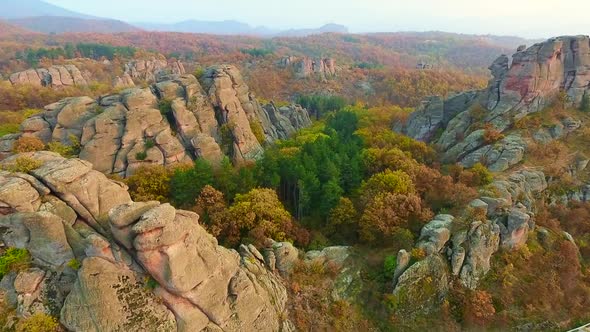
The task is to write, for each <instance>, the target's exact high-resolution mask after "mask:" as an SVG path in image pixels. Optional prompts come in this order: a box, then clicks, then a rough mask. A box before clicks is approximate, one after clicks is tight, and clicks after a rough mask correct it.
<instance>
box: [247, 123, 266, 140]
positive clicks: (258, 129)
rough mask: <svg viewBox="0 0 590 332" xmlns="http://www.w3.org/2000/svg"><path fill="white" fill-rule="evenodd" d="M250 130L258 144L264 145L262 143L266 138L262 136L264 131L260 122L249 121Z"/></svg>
mask: <svg viewBox="0 0 590 332" xmlns="http://www.w3.org/2000/svg"><path fill="white" fill-rule="evenodd" d="M250 130H252V133H253V134H254V136H255V137H256V140H257V141H258V143H260V144H264V142H266V136H265V135H264V130H263V129H262V125H261V124H260V122H258V121H257V120H250Z"/></svg>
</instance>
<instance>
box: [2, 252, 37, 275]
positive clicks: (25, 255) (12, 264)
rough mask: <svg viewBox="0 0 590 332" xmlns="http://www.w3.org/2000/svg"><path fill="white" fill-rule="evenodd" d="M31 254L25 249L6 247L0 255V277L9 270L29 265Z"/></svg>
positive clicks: (20, 268) (21, 268) (16, 269)
mask: <svg viewBox="0 0 590 332" xmlns="http://www.w3.org/2000/svg"><path fill="white" fill-rule="evenodd" d="M30 262H31V256H30V255H29V252H28V251H27V250H26V249H17V248H8V249H6V251H5V252H4V254H2V256H0V279H2V278H3V277H4V276H5V275H6V274H7V273H8V272H10V271H20V270H23V269H26V268H27V267H29V264H30Z"/></svg>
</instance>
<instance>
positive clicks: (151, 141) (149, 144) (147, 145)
mask: <svg viewBox="0 0 590 332" xmlns="http://www.w3.org/2000/svg"><path fill="white" fill-rule="evenodd" d="M154 146H156V141H155V140H154V139H153V138H148V139H146V140H145V143H144V145H143V147H144V148H145V149H146V150H149V149H151V148H153V147H154Z"/></svg>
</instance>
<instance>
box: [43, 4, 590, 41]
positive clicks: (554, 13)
mask: <svg viewBox="0 0 590 332" xmlns="http://www.w3.org/2000/svg"><path fill="white" fill-rule="evenodd" d="M46 1H47V2H49V3H52V4H54V5H58V6H62V7H64V8H67V9H70V10H74V11H79V12H82V13H85V14H89V15H94V16H100V17H109V18H115V19H119V20H124V21H127V22H131V23H133V22H154V23H173V22H179V21H184V20H191V19H193V20H200V21H224V20H236V21H240V22H244V23H248V24H249V25H251V26H254V27H256V26H266V27H269V28H273V29H290V28H309V27H318V26H321V25H324V24H327V23H338V24H342V25H345V26H347V27H348V28H349V29H350V31H351V32H357V33H360V32H393V31H432V30H438V31H447V32H456V33H468V34H494V35H514V36H522V37H527V38H543V37H550V36H557V35H575V34H588V33H590V20H587V18H586V17H585V16H587V13H588V12H590V2H586V1H581V0H572V1H569V2H568V3H566V4H563V3H557V2H555V1H543V0H541V1H533V0H521V1H508V0H496V1H494V2H489V3H483V2H479V1H469V0H448V1H444V3H443V2H442V1H439V0H423V1H420V2H409V1H397V0H365V1H363V2H359V1H353V0H341V1H337V0H326V1H322V2H318V1H312V0H300V1H298V2H277V1H269V0H251V1H247V2H246V1H243V0H218V1H204V2H201V1H199V3H195V2H194V1H188V0H168V1H167V2H166V4H165V5H162V2H161V1H159V0H127V1H120V0H101V1H79V0H46Z"/></svg>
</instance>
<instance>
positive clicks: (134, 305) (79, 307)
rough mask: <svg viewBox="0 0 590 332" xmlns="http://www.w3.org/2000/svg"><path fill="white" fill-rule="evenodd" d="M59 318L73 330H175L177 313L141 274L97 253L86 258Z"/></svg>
mask: <svg viewBox="0 0 590 332" xmlns="http://www.w3.org/2000/svg"><path fill="white" fill-rule="evenodd" d="M60 320H61V323H62V324H63V325H64V326H65V327H66V328H67V329H68V330H70V331H97V332H98V331H121V330H126V331H176V321H175V318H174V315H173V314H172V312H170V310H168V309H167V308H166V307H165V306H164V305H163V304H161V303H159V302H158V300H157V299H156V297H155V296H154V295H153V294H152V293H151V292H150V291H149V290H148V289H146V288H145V286H144V285H143V281H142V277H141V276H139V275H137V274H136V273H134V272H133V271H131V270H129V269H128V268H127V267H125V266H121V265H115V264H113V263H112V262H109V261H107V260H105V259H102V258H98V257H91V258H87V259H85V260H84V262H83V264H82V268H81V269H80V270H79V271H78V280H77V281H76V282H75V283H74V286H73V289H72V292H71V293H70V294H69V295H68V297H67V299H66V301H65V304H64V306H63V308H62V310H61V319H60Z"/></svg>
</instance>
